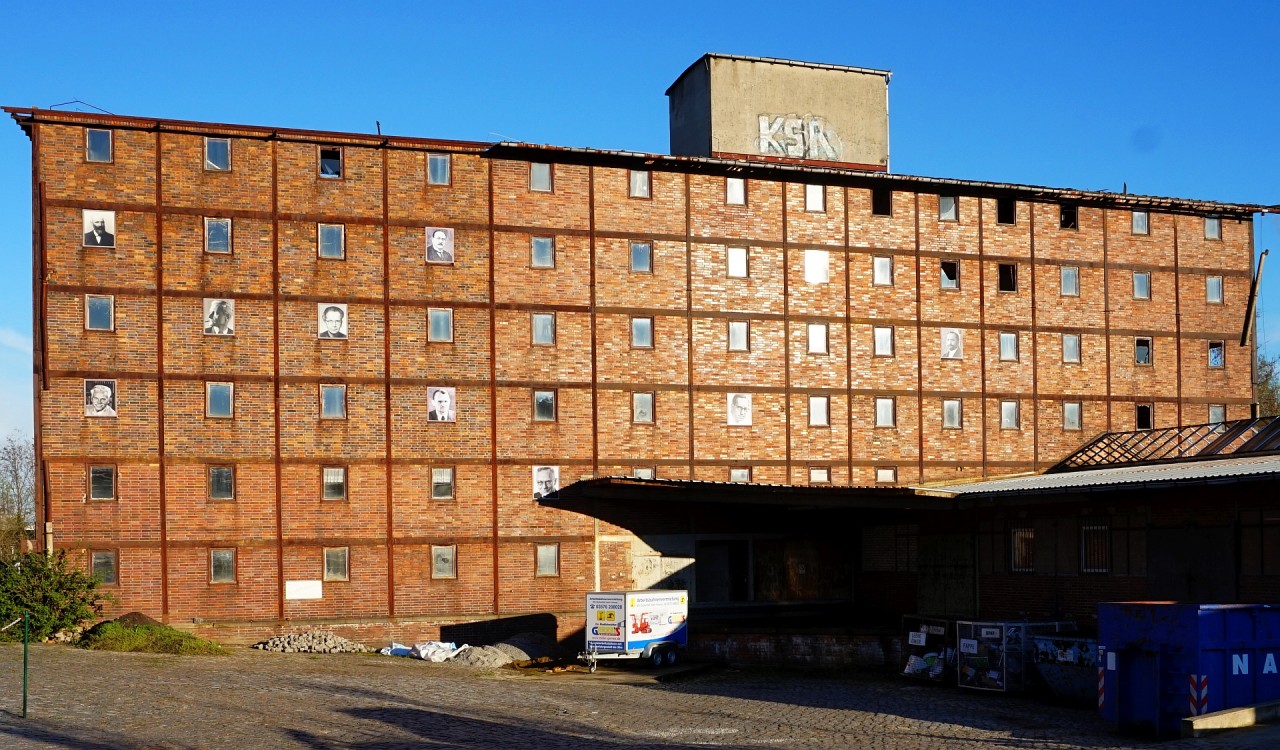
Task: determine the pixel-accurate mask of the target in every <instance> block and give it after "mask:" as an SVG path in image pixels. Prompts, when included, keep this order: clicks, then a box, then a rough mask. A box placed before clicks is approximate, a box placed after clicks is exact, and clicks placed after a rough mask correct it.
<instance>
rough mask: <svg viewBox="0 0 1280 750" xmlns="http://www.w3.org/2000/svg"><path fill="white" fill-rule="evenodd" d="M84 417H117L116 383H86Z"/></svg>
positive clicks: (95, 381)
mask: <svg viewBox="0 0 1280 750" xmlns="http://www.w3.org/2000/svg"><path fill="white" fill-rule="evenodd" d="M84 415H85V416H86V417H114V416H116V381H114V380H86V381H84Z"/></svg>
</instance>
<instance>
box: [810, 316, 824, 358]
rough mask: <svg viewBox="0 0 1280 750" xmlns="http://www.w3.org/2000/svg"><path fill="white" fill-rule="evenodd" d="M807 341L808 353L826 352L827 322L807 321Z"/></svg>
mask: <svg viewBox="0 0 1280 750" xmlns="http://www.w3.org/2000/svg"><path fill="white" fill-rule="evenodd" d="M807 328H808V343H809V353H810V354H826V353H827V324H826V323H809V324H808V325H807Z"/></svg>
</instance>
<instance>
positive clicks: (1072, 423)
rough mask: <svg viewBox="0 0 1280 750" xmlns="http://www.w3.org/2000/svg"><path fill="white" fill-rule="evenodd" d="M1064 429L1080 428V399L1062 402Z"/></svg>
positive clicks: (1073, 429)
mask: <svg viewBox="0 0 1280 750" xmlns="http://www.w3.org/2000/svg"><path fill="white" fill-rule="evenodd" d="M1062 429H1064V430H1072V431H1075V430H1079V429H1080V402H1079V401H1063V402H1062Z"/></svg>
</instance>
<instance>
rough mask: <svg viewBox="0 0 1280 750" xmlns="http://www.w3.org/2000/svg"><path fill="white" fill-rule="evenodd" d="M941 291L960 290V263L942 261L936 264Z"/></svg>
mask: <svg viewBox="0 0 1280 750" xmlns="http://www.w3.org/2000/svg"><path fill="white" fill-rule="evenodd" d="M938 270H939V272H940V276H941V286H942V288H943V289H959V288H960V261H958V260H944V261H941V262H940V263H939V264H938Z"/></svg>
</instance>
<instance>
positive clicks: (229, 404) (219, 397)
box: [204, 383, 235, 418]
mask: <svg viewBox="0 0 1280 750" xmlns="http://www.w3.org/2000/svg"><path fill="white" fill-rule="evenodd" d="M204 415H205V416H206V417H223V418H230V417H234V416H235V385H234V384H233V383H205V384H204Z"/></svg>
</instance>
